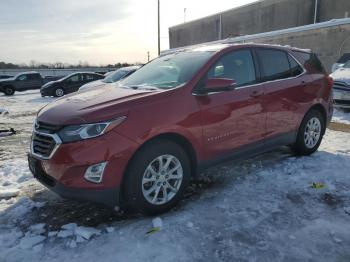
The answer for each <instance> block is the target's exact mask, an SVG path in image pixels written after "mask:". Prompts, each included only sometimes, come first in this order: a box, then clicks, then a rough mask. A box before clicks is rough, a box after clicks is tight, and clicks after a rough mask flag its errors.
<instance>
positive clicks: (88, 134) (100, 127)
mask: <svg viewBox="0 0 350 262" xmlns="http://www.w3.org/2000/svg"><path fill="white" fill-rule="evenodd" d="M125 119H126V117H125V116H123V117H119V118H117V119H114V120H112V121H109V122H103V123H95V124H86V125H73V126H66V127H65V128H63V129H62V130H61V131H59V132H58V135H59V136H60V138H61V139H62V142H64V143H68V142H74V141H79V140H84V139H89V138H93V137H97V136H101V135H103V134H105V133H107V132H108V131H110V130H112V129H113V128H114V127H116V126H118V125H119V124H121V123H122V122H123V121H124V120H125Z"/></svg>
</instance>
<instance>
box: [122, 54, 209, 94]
mask: <svg viewBox="0 0 350 262" xmlns="http://www.w3.org/2000/svg"><path fill="white" fill-rule="evenodd" d="M212 54H213V52H210V51H208V52H181V53H175V54H170V55H165V56H162V57H159V58H157V59H155V60H153V61H152V62H150V63H148V64H147V65H145V66H143V67H141V68H140V69H139V70H137V71H136V72H135V73H133V74H132V75H131V76H129V77H128V78H126V79H125V80H123V81H121V82H120V85H122V86H127V87H133V88H140V87H142V86H144V87H146V86H152V87H156V88H160V89H171V88H175V87H178V86H180V85H182V84H185V83H187V82H188V81H190V80H191V78H192V77H193V76H194V74H195V73H196V72H197V71H198V70H199V69H200V68H201V67H202V66H203V65H204V64H205V63H206V62H207V61H208V60H209V58H210V57H211V56H212Z"/></svg>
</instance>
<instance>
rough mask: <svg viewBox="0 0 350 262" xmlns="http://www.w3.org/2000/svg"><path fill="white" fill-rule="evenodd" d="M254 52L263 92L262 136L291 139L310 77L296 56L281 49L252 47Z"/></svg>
mask: <svg viewBox="0 0 350 262" xmlns="http://www.w3.org/2000/svg"><path fill="white" fill-rule="evenodd" d="M255 53H256V55H257V58H258V61H259V66H260V71H261V82H262V83H264V86H265V92H266V94H265V96H264V99H263V102H262V104H263V107H264V109H265V111H266V112H267V118H266V138H282V139H283V138H285V139H291V140H293V139H294V138H293V134H294V133H295V131H296V129H297V128H298V123H299V119H300V105H301V104H302V103H303V101H305V99H307V98H306V97H305V93H304V88H305V87H306V86H307V85H309V84H310V82H312V79H311V78H310V76H308V75H307V74H305V70H304V68H303V67H302V66H301V65H300V64H299V63H298V62H297V60H296V59H295V58H294V57H293V56H291V55H290V54H289V53H288V52H286V51H284V50H279V49H269V48H256V49H255ZM280 135H281V136H280ZM282 135H285V137H282ZM289 135H290V136H289ZM281 143H282V144H283V143H287V142H286V141H281Z"/></svg>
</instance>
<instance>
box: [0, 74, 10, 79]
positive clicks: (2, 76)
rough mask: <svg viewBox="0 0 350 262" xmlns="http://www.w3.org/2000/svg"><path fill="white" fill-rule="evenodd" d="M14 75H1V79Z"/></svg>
mask: <svg viewBox="0 0 350 262" xmlns="http://www.w3.org/2000/svg"><path fill="white" fill-rule="evenodd" d="M11 77H13V76H10V75H0V79H7V78H11Z"/></svg>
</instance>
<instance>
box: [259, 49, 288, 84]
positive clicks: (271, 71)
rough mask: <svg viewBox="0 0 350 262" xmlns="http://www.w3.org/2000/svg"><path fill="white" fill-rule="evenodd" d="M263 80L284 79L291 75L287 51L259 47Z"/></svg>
mask: <svg viewBox="0 0 350 262" xmlns="http://www.w3.org/2000/svg"><path fill="white" fill-rule="evenodd" d="M257 54H258V57H259V61H260V66H261V69H262V70H261V71H262V72H261V73H262V81H272V80H277V79H284V78H288V77H290V76H291V74H290V66H289V61H288V56H287V53H286V52H284V51H280V50H273V49H258V50H257Z"/></svg>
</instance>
